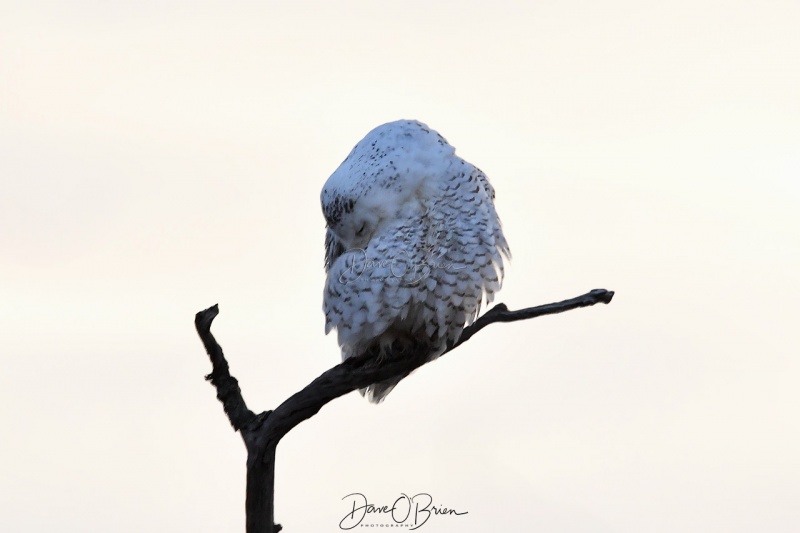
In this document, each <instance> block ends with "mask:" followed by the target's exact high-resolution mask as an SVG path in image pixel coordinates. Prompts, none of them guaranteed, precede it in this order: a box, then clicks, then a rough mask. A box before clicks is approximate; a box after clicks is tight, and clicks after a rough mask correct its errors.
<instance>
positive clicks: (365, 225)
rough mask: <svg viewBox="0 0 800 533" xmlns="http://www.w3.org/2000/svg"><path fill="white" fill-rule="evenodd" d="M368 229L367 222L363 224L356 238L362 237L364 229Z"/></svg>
mask: <svg viewBox="0 0 800 533" xmlns="http://www.w3.org/2000/svg"><path fill="white" fill-rule="evenodd" d="M366 227H367V223H366V222H364V223H363V224H361V227H360V228H359V229H358V231H356V237H361V234H362V233H364V228H366Z"/></svg>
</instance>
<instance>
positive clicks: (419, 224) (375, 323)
mask: <svg viewBox="0 0 800 533" xmlns="http://www.w3.org/2000/svg"><path fill="white" fill-rule="evenodd" d="M321 199H322V211H323V214H324V215H325V220H326V222H327V236H326V240H325V247H326V257H325V268H326V270H327V280H326V283H325V290H324V297H323V311H324V312H325V322H326V325H325V332H326V333H328V332H330V331H331V329H336V330H337V332H338V337H339V345H340V347H341V350H342V360H345V359H347V358H349V357H353V356H357V355H363V354H364V353H366V352H368V351H369V352H370V353H378V354H380V355H381V356H382V355H385V354H387V353H388V350H389V348H390V347H391V348H392V353H395V352H397V351H398V350H402V349H404V348H407V347H409V346H413V347H414V348H415V349H418V348H419V347H424V349H427V350H428V351H429V353H430V356H429V360H430V359H434V358H436V357H438V356H439V355H441V354H442V353H443V352H444V350H445V348H446V347H447V344H448V342H449V343H452V342H455V341H456V340H458V337H459V336H460V334H461V331H462V330H463V329H464V327H465V326H467V325H469V324H471V323H472V322H473V321H474V320H475V318H476V317H477V315H478V313H479V312H480V308H481V303H482V301H483V300H485V301H486V303H487V304H488V303H490V302H491V301H492V299H493V297H494V294H495V292H497V291H498V290H499V289H500V285H501V282H502V276H503V257H502V255H505V256H506V257H510V253H509V249H508V244H507V243H506V240H505V237H504V236H503V231H502V229H501V226H500V220H499V219H498V217H497V212H496V211H495V207H494V189H493V188H492V186H491V185H490V184H489V180H488V179H487V178H486V175H485V174H484V173H483V172H481V170H480V169H478V168H477V167H475V166H473V165H471V164H470V163H468V162H466V161H464V160H463V159H461V158H460V157H458V156H457V155H455V148H453V147H452V146H451V145H450V144H448V142H447V141H446V140H445V139H444V138H443V137H442V136H441V135H439V134H438V133H437V132H436V131H434V130H432V129H431V128H429V127H427V126H426V125H425V124H422V123H421V122H417V121H413V120H399V121H396V122H390V123H388V124H384V125H382V126H378V127H377V128H375V129H374V130H372V131H371V132H369V133H368V134H367V136H366V137H364V139H362V140H361V141H360V142H359V143H358V144H357V145H356V146H355V148H353V150H352V151H351V152H350V155H348V156H347V158H346V159H345V160H344V162H342V164H341V165H340V166H339V168H337V169H336V171H335V172H334V173H333V174H332V175H331V177H330V178H328V181H327V182H326V183H325V186H324V187H323V189H322V194H321ZM501 254H502V255H501ZM401 379H402V377H399V378H395V379H392V380H388V381H385V382H381V383H375V384H373V385H371V386H370V387H368V388H367V389H366V390H362V391H361V392H362V394H366V395H367V397H368V399H369V400H370V401H372V402H375V403H377V402H380V401H381V400H383V399H384V398H385V397H386V395H387V394H388V393H389V392H390V391H391V390H392V389H393V388H394V386H395V385H396V384H397V383H398V382H399V381H400V380H401Z"/></svg>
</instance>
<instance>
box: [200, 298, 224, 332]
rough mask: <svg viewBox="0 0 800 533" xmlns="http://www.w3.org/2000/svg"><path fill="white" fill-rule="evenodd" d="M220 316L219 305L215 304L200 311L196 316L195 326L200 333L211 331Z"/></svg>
mask: <svg viewBox="0 0 800 533" xmlns="http://www.w3.org/2000/svg"><path fill="white" fill-rule="evenodd" d="M218 314H219V304H214V305H212V306H211V307H209V308H208V309H204V310H203V311H200V312H199V313H197V314H196V315H194V325H195V327H196V328H197V330H198V331H199V330H200V329H203V330H204V331H206V332H207V331H209V330H210V329H211V323H212V322H213V321H214V319H215V318H216V317H217V315H218Z"/></svg>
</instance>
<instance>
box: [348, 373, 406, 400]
mask: <svg viewBox="0 0 800 533" xmlns="http://www.w3.org/2000/svg"><path fill="white" fill-rule="evenodd" d="M407 375H408V374H406V376H407ZM406 376H399V377H396V378H392V379H387V380H384V381H379V382H377V383H373V384H372V385H370V386H369V387H367V388H365V389H358V392H359V393H360V394H361V396H364V397H366V398H367V400H369V401H370V403H381V402H382V401H383V400H384V399H385V398H386V396H388V395H389V393H390V392H392V389H394V388H395V386H396V385H397V384H398V383H400V381H401V380H402V379H403V378H405V377H406Z"/></svg>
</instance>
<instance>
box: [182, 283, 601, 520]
mask: <svg viewBox="0 0 800 533" xmlns="http://www.w3.org/2000/svg"><path fill="white" fill-rule="evenodd" d="M613 297H614V292H613V291H607V290H605V289H595V290H593V291H591V292H588V293H586V294H584V295H582V296H578V297H576V298H571V299H569V300H564V301H562V302H557V303H551V304H546V305H540V306H537V307H529V308H527V309H520V310H517V311H510V310H509V309H508V308H507V307H506V306H505V304H497V305H496V306H494V307H493V308H492V309H490V310H489V311H487V312H486V313H485V314H484V315H483V316H481V317H480V318H479V319H478V320H476V321H475V322H474V323H473V324H472V325H470V326H469V327H467V328H465V329H464V331H463V332H462V334H461V337H460V338H459V339H458V341H457V342H454V343H452V345H448V347H447V350H445V352H444V353H447V352H450V351H452V350H454V349H455V348H457V347H458V346H460V345H462V344H463V343H465V342H466V341H468V340H469V339H470V338H472V336H473V335H475V334H476V333H477V332H479V331H480V330H481V329H483V328H485V327H486V326H488V325H489V324H493V323H495V322H514V321H517V320H527V319H529V318H536V317H539V316H544V315H552V314H555V313H562V312H564V311H570V310H572V309H577V308H579V307H588V306H590V305H594V304H597V303H604V304H607V303H609V302H611V299H612V298H613ZM218 314H219V307H218V306H216V305H214V306H212V307H209V308H208V309H206V310H205V311H200V312H199V313H197V315H196V316H195V327H196V328H197V333H198V334H199V335H200V338H201V339H202V341H203V345H204V346H205V348H206V352H208V355H209V358H210V359H211V365H212V368H213V370H212V372H211V374H209V375H208V376H206V379H207V380H209V381H211V383H212V384H213V385H214V387H215V388H216V389H217V398H218V399H219V401H220V402H222V406H223V408H224V409H225V413H226V414H227V415H228V419H229V420H230V423H231V425H232V426H233V428H234V429H235V430H236V431H239V432H240V434H241V435H242V439H243V440H244V442H245V446H246V447H247V456H248V460H247V473H248V475H247V498H246V512H247V533H277V531H279V530H280V528H281V526H280V525H277V524H275V523H274V521H273V486H274V480H273V478H274V472H275V464H274V461H275V448H276V447H277V445H278V442H279V441H280V439H281V438H282V437H283V436H284V435H286V434H287V433H288V432H289V431H291V430H292V428H294V427H295V426H297V425H298V424H299V423H300V422H302V421H303V420H306V419H308V418H311V417H312V416H314V415H315V414H317V413H318V412H319V410H320V409H321V408H322V407H323V406H324V405H325V404H327V403H328V402H330V401H331V400H334V399H336V398H338V397H339V396H344V395H345V394H347V393H349V392H351V391H354V390H356V389H360V388H364V387H367V386H368V385H371V384H372V383H377V382H379V381H384V380H387V379H389V378H392V377H397V376H407V375H408V374H410V373H411V372H412V371H414V370H415V369H417V368H419V367H420V366H422V365H424V364H425V363H426V362H427V355H428V354H427V353H425V352H424V351H422V350H418V351H416V352H411V353H410V354H407V355H404V356H402V357H393V358H387V359H384V360H383V361H381V362H378V361H377V360H376V358H374V357H369V356H364V357H353V358H350V359H348V360H347V361H345V362H343V363H341V364H338V365H336V366H334V367H333V368H331V369H330V370H328V371H326V372H324V373H323V374H322V375H321V376H319V377H318V378H317V379H315V380H314V381H312V382H311V383H309V384H308V385H307V386H306V387H305V388H304V389H302V390H301V391H299V392H297V393H295V394H293V395H292V396H290V397H289V398H288V399H286V400H285V401H284V402H283V403H282V404H280V405H279V406H278V407H277V408H275V410H274V411H266V412H263V413H261V414H259V415H256V414H255V413H253V412H252V411H251V410H250V409H248V408H247V404H245V401H244V398H243V397H242V392H241V390H240V389H239V383H238V382H237V381H236V378H234V377H233V376H231V374H230V370H229V368H228V362H227V361H226V360H225V356H224V355H223V353H222V348H221V347H220V345H219V344H218V343H217V341H216V339H214V336H213V335H212V334H211V323H212V322H213V320H214V318H215V317H216V316H217V315H218Z"/></svg>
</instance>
